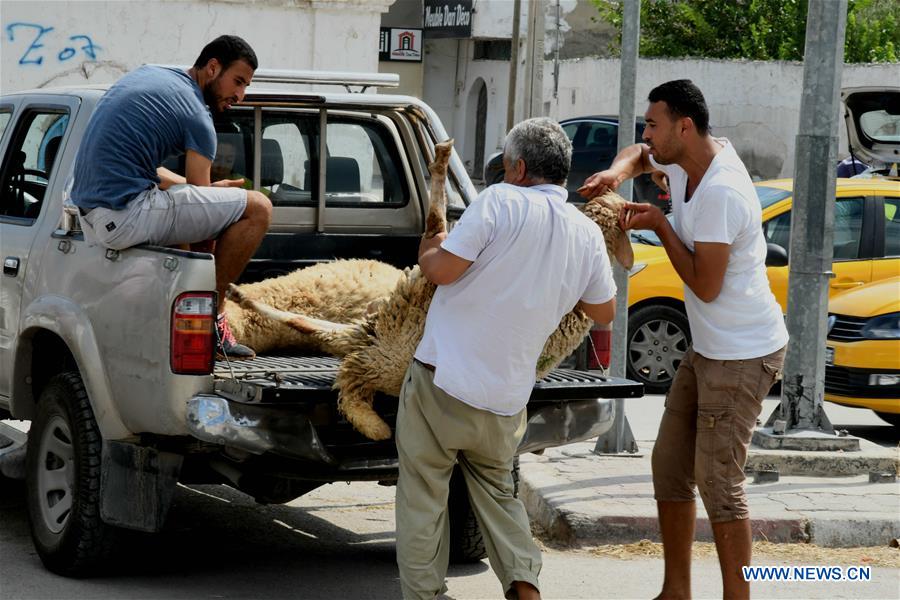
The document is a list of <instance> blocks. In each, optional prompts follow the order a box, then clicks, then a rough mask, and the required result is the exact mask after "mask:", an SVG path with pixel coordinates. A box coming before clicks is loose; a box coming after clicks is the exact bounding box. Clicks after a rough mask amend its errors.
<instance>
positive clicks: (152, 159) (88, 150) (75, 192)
mask: <svg viewBox="0 0 900 600" xmlns="http://www.w3.org/2000/svg"><path fill="white" fill-rule="evenodd" d="M186 150H193V151H195V152H197V153H199V154H202V155H203V156H205V157H207V158H208V159H210V160H212V159H213V158H214V157H215V155H216V132H215V129H214V128H213V122H212V116H211V115H210V113H209V109H208V108H207V107H206V104H205V102H204V101H203V93H202V92H201V91H200V87H199V86H198V85H197V83H196V82H195V81H194V80H193V79H191V77H190V75H188V74H187V73H185V72H184V71H181V70H179V69H167V68H163V67H152V66H143V67H141V68H139V69H136V70H134V71H132V72H131V73H129V74H127V75H125V76H124V77H122V78H121V79H120V80H119V81H117V82H116V83H115V85H113V86H112V87H111V88H109V91H108V92H106V94H104V96H103V98H101V99H100V101H99V102H98V103H97V107H96V109H95V110H94V114H93V115H91V120H90V122H89V123H88V127H87V132H86V133H85V135H84V139H82V141H81V146H80V148H79V150H78V156H77V158H76V160H75V175H74V178H75V180H74V183H73V187H72V201H73V202H74V203H75V204H76V205H77V206H80V207H82V208H97V207H105V208H112V209H115V210H121V209H123V208H125V205H126V204H128V202H129V201H130V200H131V199H132V198H134V197H135V196H137V195H138V194H140V193H141V192H143V191H145V190H147V189H150V188H151V187H153V186H154V185H156V184H158V183H159V177H158V176H157V175H156V169H157V167H159V166H160V165H161V164H162V162H163V160H164V159H165V158H166V157H167V156H170V155H172V154H175V153H181V152H184V151H186Z"/></svg>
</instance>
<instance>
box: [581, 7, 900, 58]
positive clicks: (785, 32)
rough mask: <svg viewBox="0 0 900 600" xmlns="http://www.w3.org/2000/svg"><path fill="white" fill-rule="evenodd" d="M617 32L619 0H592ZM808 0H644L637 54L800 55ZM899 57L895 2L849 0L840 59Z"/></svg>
mask: <svg viewBox="0 0 900 600" xmlns="http://www.w3.org/2000/svg"><path fill="white" fill-rule="evenodd" d="M592 1H593V2H594V4H595V5H596V6H597V7H598V9H599V10H600V14H601V17H603V18H604V19H605V20H607V21H609V22H610V23H612V24H613V25H614V26H615V27H616V28H617V29H618V31H619V34H618V36H617V37H616V41H615V42H614V47H613V48H611V50H612V51H613V53H614V54H618V52H619V45H620V44H621V32H622V1H623V0H592ZM807 7H808V0H641V47H640V53H641V56H646V57H698V58H745V59H750V60H803V50H804V44H805V40H806V12H807ZM898 60H900V2H898V0H848V5H847V32H846V37H845V45H844V61H845V62H848V63H854V62H897V61H898Z"/></svg>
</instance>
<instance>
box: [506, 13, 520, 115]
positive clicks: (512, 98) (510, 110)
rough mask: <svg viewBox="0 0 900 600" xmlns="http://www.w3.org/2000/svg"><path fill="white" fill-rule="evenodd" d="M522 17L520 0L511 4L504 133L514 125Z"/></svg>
mask: <svg viewBox="0 0 900 600" xmlns="http://www.w3.org/2000/svg"><path fill="white" fill-rule="evenodd" d="M521 17H522V0H514V2H513V22H512V39H511V40H510V49H509V91H508V92H507V96H506V131H507V132H509V130H510V129H512V128H513V125H515V124H516V96H517V94H516V84H517V83H518V77H519V28H520V22H521Z"/></svg>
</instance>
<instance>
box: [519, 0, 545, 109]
mask: <svg viewBox="0 0 900 600" xmlns="http://www.w3.org/2000/svg"><path fill="white" fill-rule="evenodd" d="M526 52H527V54H526V57H525V102H524V104H525V106H524V108H525V111H524V112H525V114H524V115H523V117H524V118H526V119H530V118H531V117H540V116H543V114H544V3H543V1H542V0H528V44H527V51H526Z"/></svg>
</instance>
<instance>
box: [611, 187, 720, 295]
mask: <svg viewBox="0 0 900 600" xmlns="http://www.w3.org/2000/svg"><path fill="white" fill-rule="evenodd" d="M619 225H620V226H621V227H622V229H625V230H628V229H652V230H653V231H654V232H655V233H656V235H657V236H659V239H660V241H662V244H663V247H664V248H665V249H666V254H668V255H669V260H670V261H672V266H673V267H675V271H676V272H677V273H678V276H679V277H681V280H682V281H684V282H685V283H686V284H687V286H688V287H689V288H691V291H693V292H694V294H696V295H697V297H698V298H700V299H701V300H703V301H704V302H712V301H713V300H715V299H716V298H717V297H718V295H719V292H720V291H722V282H723V281H724V280H725V270H726V269H727V268H728V257H729V255H730V253H731V246H730V245H729V244H721V243H716V242H696V243H694V251H693V252H691V251H690V250H689V249H688V247H687V246H685V245H684V243H683V242H682V241H681V239H680V238H679V237H678V235H677V234H676V233H675V230H674V229H672V224H671V223H669V220H668V219H667V218H666V217H665V216H664V215H663V214H662V211H660V210H659V209H658V208H656V207H655V206H652V205H650V204H642V203H632V202H626V203H625V206H623V207H622V212H621V213H620V214H619Z"/></svg>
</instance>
